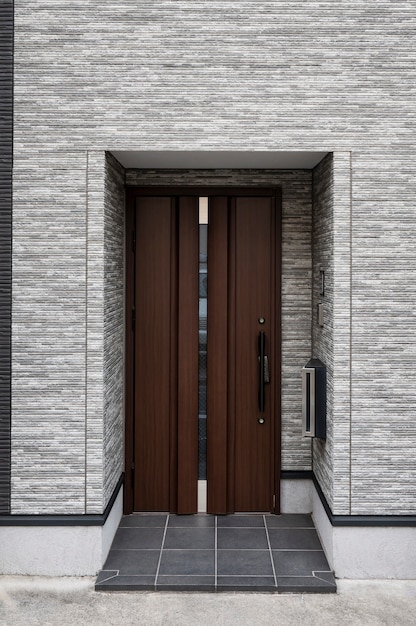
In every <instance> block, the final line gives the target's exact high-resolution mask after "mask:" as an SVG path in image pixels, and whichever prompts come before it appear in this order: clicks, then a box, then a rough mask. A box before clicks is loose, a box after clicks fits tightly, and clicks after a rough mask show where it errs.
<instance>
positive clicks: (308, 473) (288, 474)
mask: <svg viewBox="0 0 416 626" xmlns="http://www.w3.org/2000/svg"><path fill="white" fill-rule="evenodd" d="M280 479H281V480H285V479H286V480H287V479H290V480H313V472H312V470H282V471H281V472H280Z"/></svg>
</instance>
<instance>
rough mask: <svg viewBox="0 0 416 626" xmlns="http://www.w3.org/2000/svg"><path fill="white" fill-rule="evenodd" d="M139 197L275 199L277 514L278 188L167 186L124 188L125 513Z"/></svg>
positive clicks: (127, 505) (129, 508) (130, 476)
mask: <svg viewBox="0 0 416 626" xmlns="http://www.w3.org/2000/svg"><path fill="white" fill-rule="evenodd" d="M138 196H170V197H172V196H198V197H207V196H208V197H210V196H226V197H232V196H245V197H249V196H254V197H256V196H257V197H260V196H269V197H273V198H274V202H275V213H276V226H275V227H276V232H275V245H276V253H275V258H276V261H275V268H274V269H275V279H276V298H275V324H274V335H275V337H274V342H273V343H274V345H275V347H276V350H275V352H276V354H275V370H274V371H276V372H278V376H277V378H276V380H275V395H274V408H275V410H274V450H275V454H274V470H273V481H274V493H275V501H274V508H273V512H274V513H275V514H279V513H280V472H281V363H282V358H281V346H282V339H281V335H282V333H281V301H282V300H281V277H282V235H281V222H282V201H281V188H280V187H277V186H276V187H270V186H268V187H261V186H250V187H237V186H236V187H232V186H227V187H220V186H219V187H216V186H215V187H210V186H207V187H204V186H189V187H184V186H183V185H178V186H175V185H169V186H162V185H161V186H158V185H152V186H146V185H145V186H127V187H126V236H125V267H126V273H125V288H126V296H125V475H124V503H123V510H124V514H126V515H128V514H130V513H132V512H133V511H134V504H133V502H134V500H133V487H134V323H135V319H134V302H135V293H134V274H135V268H134V262H135V233H134V210H135V204H136V202H135V199H136V197H138ZM175 465H177V458H176V459H175V458H174V459H171V467H172V469H173V468H174V467H175ZM172 474H173V478H172V485H171V487H172V489H173V490H175V486H174V484H173V483H174V482H175V480H176V472H175V471H173V472H172Z"/></svg>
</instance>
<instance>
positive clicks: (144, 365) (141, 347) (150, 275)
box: [134, 198, 175, 511]
mask: <svg viewBox="0 0 416 626" xmlns="http://www.w3.org/2000/svg"><path fill="white" fill-rule="evenodd" d="M172 212H173V207H172V201H171V199H170V198H140V199H139V200H138V202H137V210H136V276H135V291H136V323H135V376H134V386H135V391H136V393H135V416H136V417H135V435H134V449H135V453H134V467H135V476H136V480H135V489H134V509H135V510H136V511H168V510H169V508H170V492H169V482H170V481H169V476H170V464H169V460H170V440H169V434H170V421H171V378H172V374H173V372H172V371H171V370H172V368H171V363H170V358H169V357H170V352H171V333H175V328H174V325H173V324H172V323H171V282H172V279H171V253H172V244H173V242H172V223H171V222H172Z"/></svg>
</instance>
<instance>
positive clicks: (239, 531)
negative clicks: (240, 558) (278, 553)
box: [217, 528, 269, 550]
mask: <svg viewBox="0 0 416 626" xmlns="http://www.w3.org/2000/svg"><path fill="white" fill-rule="evenodd" d="M217 547H218V549H220V550H231V549H234V550H242V549H252V550H267V549H268V547H269V544H268V542H267V535H266V530H265V528H218V529H217Z"/></svg>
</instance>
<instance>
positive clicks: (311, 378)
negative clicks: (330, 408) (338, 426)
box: [302, 359, 326, 439]
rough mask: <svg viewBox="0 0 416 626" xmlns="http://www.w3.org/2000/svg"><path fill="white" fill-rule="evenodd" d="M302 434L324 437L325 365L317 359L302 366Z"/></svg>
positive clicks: (304, 435)
mask: <svg viewBox="0 0 416 626" xmlns="http://www.w3.org/2000/svg"><path fill="white" fill-rule="evenodd" d="M302 435H303V437H316V438H318V439H326V367H325V365H324V364H323V363H322V362H321V361H320V360H319V359H311V360H310V361H309V362H308V363H307V364H306V365H305V367H303V368H302Z"/></svg>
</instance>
